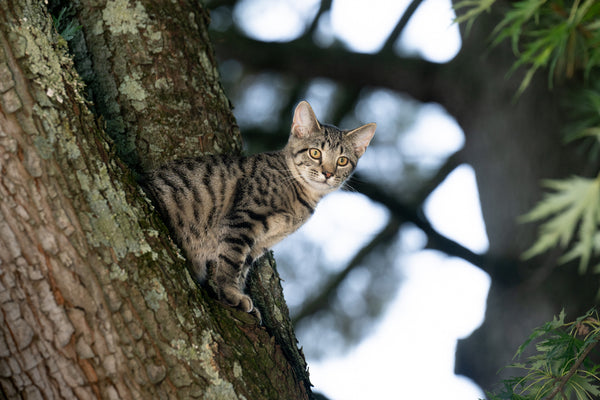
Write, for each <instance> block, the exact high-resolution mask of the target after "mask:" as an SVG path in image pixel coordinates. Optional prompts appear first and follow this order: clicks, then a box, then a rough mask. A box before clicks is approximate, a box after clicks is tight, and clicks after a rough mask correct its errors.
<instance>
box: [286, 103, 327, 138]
mask: <svg viewBox="0 0 600 400" xmlns="http://www.w3.org/2000/svg"><path fill="white" fill-rule="evenodd" d="M320 130H321V125H319V121H317V117H316V116H315V113H314V112H313V109H312V108H311V106H310V104H308V103H307V102H306V101H301V102H300V104H298V105H297V106H296V111H294V121H293V122H292V135H294V136H296V137H299V138H305V137H308V136H310V135H311V134H312V133H313V132H315V131H317V132H318V131H320Z"/></svg>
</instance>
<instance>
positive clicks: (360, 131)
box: [346, 122, 377, 157]
mask: <svg viewBox="0 0 600 400" xmlns="http://www.w3.org/2000/svg"><path fill="white" fill-rule="evenodd" d="M375 128H377V124H376V123H374V122H371V123H370V124H367V125H363V126H361V127H360V128H356V129H354V130H352V131H350V132H348V133H347V134H346V136H347V137H348V139H350V141H351V142H352V146H354V153H355V154H356V156H357V157H360V156H362V155H363V154H364V153H365V151H366V150H367V146H368V145H369V143H371V139H373V135H374V134H375Z"/></svg>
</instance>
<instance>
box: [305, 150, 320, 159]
mask: <svg viewBox="0 0 600 400" xmlns="http://www.w3.org/2000/svg"><path fill="white" fill-rule="evenodd" d="M308 154H309V155H310V156H311V157H312V158H314V159H315V160H317V159H319V158H321V150H319V149H309V150H308Z"/></svg>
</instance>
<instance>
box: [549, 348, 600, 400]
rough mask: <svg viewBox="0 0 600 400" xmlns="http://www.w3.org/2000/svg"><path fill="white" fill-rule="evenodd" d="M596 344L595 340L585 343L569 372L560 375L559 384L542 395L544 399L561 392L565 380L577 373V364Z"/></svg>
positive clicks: (578, 364) (581, 361)
mask: <svg viewBox="0 0 600 400" xmlns="http://www.w3.org/2000/svg"><path fill="white" fill-rule="evenodd" d="M597 344H598V341H597V340H595V341H593V342H592V343H590V344H588V345H587V347H586V348H585V350H583V353H581V355H580V356H579V357H578V358H577V360H576V361H575V364H573V366H572V367H571V369H569V372H568V373H567V374H566V375H565V376H563V377H562V379H561V380H560V383H559V385H558V386H557V387H555V388H554V390H552V392H551V393H550V394H549V395H548V396H546V397H544V400H552V399H553V398H554V397H555V396H556V395H557V394H558V393H562V390H563V389H564V387H565V385H566V384H567V382H568V381H569V379H571V378H572V377H573V375H575V373H577V370H578V369H579V366H580V365H581V363H583V361H584V360H585V359H586V358H587V356H588V355H589V354H590V352H591V351H592V350H593V349H594V347H596V345H597Z"/></svg>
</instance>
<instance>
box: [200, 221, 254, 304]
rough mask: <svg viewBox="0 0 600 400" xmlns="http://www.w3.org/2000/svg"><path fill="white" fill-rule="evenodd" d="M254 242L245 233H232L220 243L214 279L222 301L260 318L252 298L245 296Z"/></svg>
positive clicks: (225, 236)
mask: <svg viewBox="0 0 600 400" xmlns="http://www.w3.org/2000/svg"><path fill="white" fill-rule="evenodd" d="M252 244H253V240H252V239H251V238H250V237H249V236H248V235H246V234H245V233H240V232H235V231H231V232H228V234H226V235H224V236H223V237H222V238H221V240H220V241H219V246H218V250H217V257H216V263H217V264H216V268H215V271H214V276H213V277H212V279H213V281H214V284H215V286H216V288H217V290H218V292H219V293H218V295H219V297H220V299H221V300H223V301H225V302H226V303H228V304H230V305H232V306H234V307H237V308H240V309H241V310H244V311H246V312H249V313H253V314H255V315H257V316H259V315H260V314H259V312H258V310H256V309H255V308H254V304H253V302H252V299H251V298H250V296H248V295H246V294H244V286H245V283H246V282H245V280H246V275H247V273H248V269H249V266H250V263H251V260H250V259H249V255H250V251H251V246H252Z"/></svg>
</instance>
